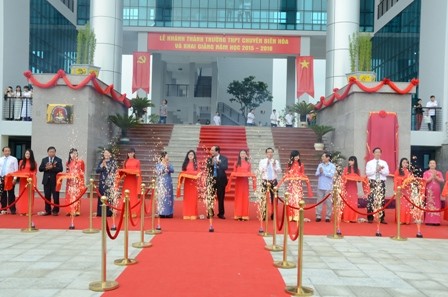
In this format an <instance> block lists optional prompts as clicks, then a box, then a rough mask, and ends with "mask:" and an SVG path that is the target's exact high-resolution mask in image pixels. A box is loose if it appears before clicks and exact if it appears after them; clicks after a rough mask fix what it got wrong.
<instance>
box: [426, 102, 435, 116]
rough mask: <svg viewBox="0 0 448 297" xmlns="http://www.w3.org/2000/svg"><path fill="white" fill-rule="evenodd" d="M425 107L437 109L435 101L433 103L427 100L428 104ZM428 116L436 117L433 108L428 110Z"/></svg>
mask: <svg viewBox="0 0 448 297" xmlns="http://www.w3.org/2000/svg"><path fill="white" fill-rule="evenodd" d="M426 107H437V100H434V101H431V100H429V102H428V103H426ZM428 115H430V116H433V115H436V110H435V109H434V108H430V109H428Z"/></svg>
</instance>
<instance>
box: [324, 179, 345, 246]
mask: <svg viewBox="0 0 448 297" xmlns="http://www.w3.org/2000/svg"><path fill="white" fill-rule="evenodd" d="M338 195H339V192H338V187H337V186H333V234H330V235H327V237H328V238H331V239H342V238H344V236H343V235H342V233H341V230H339V229H338V222H339V218H340V216H339V215H340V213H339V212H340V208H339V206H338V199H339V196H338ZM327 199H328V198H327Z"/></svg>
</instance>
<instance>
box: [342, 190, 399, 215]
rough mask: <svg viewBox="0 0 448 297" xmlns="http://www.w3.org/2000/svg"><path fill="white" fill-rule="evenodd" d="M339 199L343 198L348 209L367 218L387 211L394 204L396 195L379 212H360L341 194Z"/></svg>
mask: <svg viewBox="0 0 448 297" xmlns="http://www.w3.org/2000/svg"><path fill="white" fill-rule="evenodd" d="M339 197H341V199H342V202H344V203H345V205H346V206H348V208H350V209H351V210H353V211H354V212H356V213H357V214H360V215H364V216H367V215H374V214H377V213H379V212H380V211H384V210H385V209H386V208H387V207H388V206H389V205H390V204H391V203H392V201H393V200H394V199H395V195H393V196H392V197H391V198H390V200H389V201H388V202H387V203H386V204H384V206H383V207H382V208H380V209H377V210H375V211H374V212H360V211H359V210H357V209H355V208H353V206H351V205H350V204H349V203H348V202H347V201H346V200H345V199H344V197H342V195H341V194H339Z"/></svg>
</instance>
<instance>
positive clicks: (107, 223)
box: [106, 211, 124, 240]
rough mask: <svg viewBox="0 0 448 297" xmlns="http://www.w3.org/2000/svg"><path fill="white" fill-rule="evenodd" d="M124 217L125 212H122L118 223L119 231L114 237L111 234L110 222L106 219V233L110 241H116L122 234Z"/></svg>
mask: <svg viewBox="0 0 448 297" xmlns="http://www.w3.org/2000/svg"><path fill="white" fill-rule="evenodd" d="M123 217H124V211H122V212H121V214H120V221H119V222H118V226H117V231H116V232H115V234H114V235H112V233H111V232H110V228H109V222H108V221H107V219H106V232H107V236H109V238H110V239H112V240H115V239H116V238H117V237H118V234H120V231H121V226H122V225H123Z"/></svg>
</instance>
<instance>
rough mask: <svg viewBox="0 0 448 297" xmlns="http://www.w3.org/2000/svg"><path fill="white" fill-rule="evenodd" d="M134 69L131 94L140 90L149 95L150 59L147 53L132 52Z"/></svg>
mask: <svg viewBox="0 0 448 297" xmlns="http://www.w3.org/2000/svg"><path fill="white" fill-rule="evenodd" d="M133 57H134V67H133V72H132V93H134V92H135V91H137V90H138V89H142V90H143V91H145V92H146V93H149V79H150V73H149V72H150V57H151V55H150V54H149V53H147V52H134V54H133Z"/></svg>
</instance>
